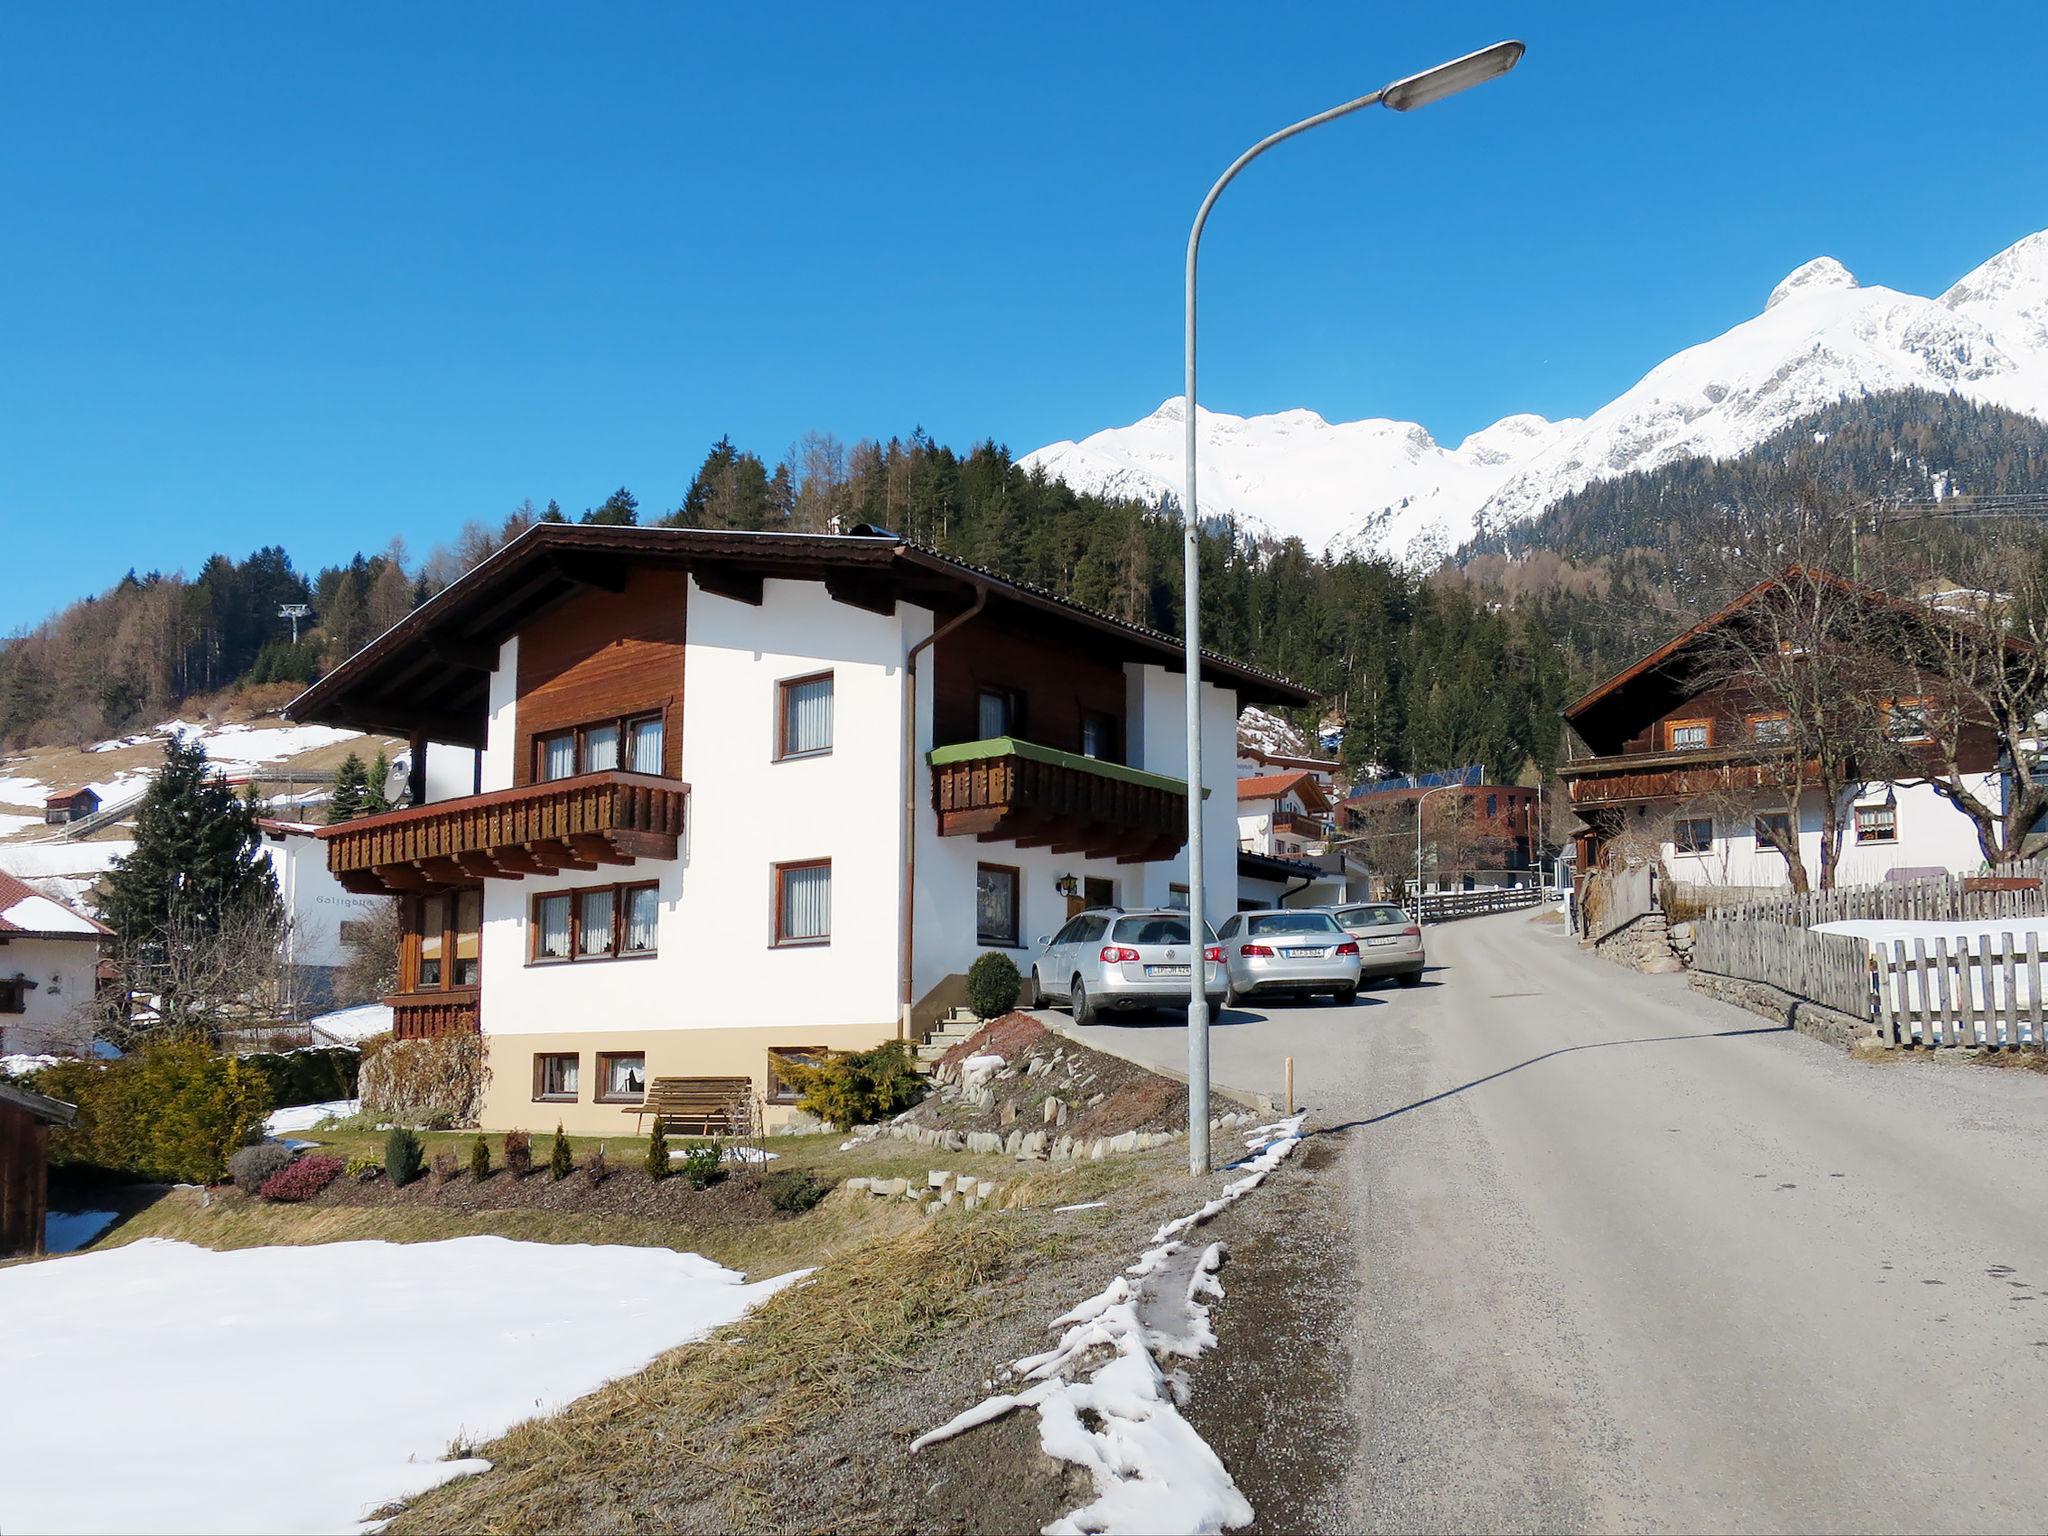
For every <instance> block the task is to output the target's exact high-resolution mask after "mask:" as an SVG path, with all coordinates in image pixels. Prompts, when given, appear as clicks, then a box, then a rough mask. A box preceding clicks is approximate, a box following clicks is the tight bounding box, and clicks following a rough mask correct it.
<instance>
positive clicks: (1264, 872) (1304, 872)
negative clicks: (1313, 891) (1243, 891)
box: [1237, 848, 1330, 880]
mask: <svg viewBox="0 0 2048 1536" xmlns="http://www.w3.org/2000/svg"><path fill="white" fill-rule="evenodd" d="M1328 873H1330V871H1328V870H1326V869H1324V868H1323V866H1322V865H1320V864H1315V863H1311V862H1310V861H1309V860H1307V859H1283V858H1278V857H1276V856H1275V855H1273V854H1270V853H1252V852H1249V851H1248V850H1246V849H1243V848H1240V849H1238V850H1237V874H1238V878H1239V879H1244V878H1245V877H1246V876H1249V877H1250V878H1252V879H1254V880H1311V879H1314V878H1315V877H1316V876H1317V875H1324V874H1328Z"/></svg>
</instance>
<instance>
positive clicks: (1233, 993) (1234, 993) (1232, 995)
mask: <svg viewBox="0 0 2048 1536" xmlns="http://www.w3.org/2000/svg"><path fill="white" fill-rule="evenodd" d="M1223 1006H1224V1007H1226V1008H1242V1007H1243V1006H1244V994H1243V993H1241V992H1239V991H1238V990H1237V988H1235V987H1230V986H1226V987H1225V988H1224V989H1223Z"/></svg>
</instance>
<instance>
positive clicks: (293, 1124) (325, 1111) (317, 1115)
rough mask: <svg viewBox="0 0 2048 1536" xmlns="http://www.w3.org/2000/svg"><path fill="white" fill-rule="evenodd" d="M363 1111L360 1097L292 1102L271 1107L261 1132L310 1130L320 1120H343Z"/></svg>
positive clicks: (277, 1133)
mask: <svg viewBox="0 0 2048 1536" xmlns="http://www.w3.org/2000/svg"><path fill="white" fill-rule="evenodd" d="M362 1112H363V1101H362V1100H361V1099H329V1100H327V1101H326V1102H325V1103H323V1104H294V1105H292V1106H291V1107H290V1108H288V1109H273V1110H272V1111H271V1112H270V1114H269V1116H268V1117H267V1118H266V1119H265V1120H264V1122H263V1134H264V1135H266V1136H282V1135H284V1134H285V1133H286V1132H288V1131H310V1130H312V1129H313V1127H314V1126H316V1125H318V1124H319V1123H320V1122H321V1121H322V1120H345V1119H347V1118H348V1117H349V1116H350V1115H359V1114H361V1113H362Z"/></svg>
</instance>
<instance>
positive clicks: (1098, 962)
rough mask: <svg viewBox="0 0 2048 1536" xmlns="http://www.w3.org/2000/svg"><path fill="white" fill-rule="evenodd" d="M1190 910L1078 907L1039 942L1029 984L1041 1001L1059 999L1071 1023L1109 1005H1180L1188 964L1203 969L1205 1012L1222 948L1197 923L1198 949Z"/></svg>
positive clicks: (1217, 979) (1219, 980) (1214, 991)
mask: <svg viewBox="0 0 2048 1536" xmlns="http://www.w3.org/2000/svg"><path fill="white" fill-rule="evenodd" d="M1189 933H1190V930H1189V926H1188V915H1187V913H1186V912H1184V911H1182V910H1180V909H1179V908H1177V907H1160V908H1157V909H1155V910H1151V911H1144V912H1125V911H1122V910H1120V909H1119V908H1116V907H1097V908H1095V909H1093V910H1091V911H1087V912H1079V913H1076V914H1075V915H1074V916H1073V917H1070V918H1069V919H1067V925H1066V926H1065V927H1064V928H1062V929H1060V931H1059V932H1058V933H1056V934H1053V935H1052V936H1051V937H1050V938H1043V939H1040V940H1039V941H1038V958H1037V959H1036V960H1034V961H1033V962H1032V963H1031V982H1032V986H1033V987H1034V988H1035V990H1036V991H1037V993H1038V1004H1039V1006H1040V1007H1045V1006H1047V1005H1048V1004H1049V1003H1050V1002H1051V1001H1052V1000H1053V999H1055V998H1057V999H1058V1000H1060V1001H1061V1002H1064V1003H1065V1004H1066V1005H1067V1006H1068V1008H1070V1009H1072V1010H1073V1014H1074V1022H1075V1023H1076V1024H1087V1023H1090V1022H1092V1021H1093V1020H1094V1019H1095V1018H1096V1017H1097V1016H1098V1015H1099V1014H1101V1013H1103V1012H1106V1011H1107V1010H1110V1009H1117V1010H1120V1011H1121V1010H1134V1009H1138V1008H1186V1007H1187V1005H1188V982H1189V979H1190V975H1191V969H1190V968H1191V967H1192V966H1194V965H1197V964H1199V965H1200V966H1201V967H1202V986H1203V989H1204V990H1205V991H1206V992H1207V993H1208V995H1209V1007H1210V1009H1211V1010H1214V1009H1216V1008H1219V1007H1221V1006H1222V1003H1223V990H1224V978H1223V951H1222V949H1221V948H1220V947H1219V946H1218V945H1217V942H1216V935H1215V934H1214V933H1212V932H1210V931H1209V929H1208V925H1207V924H1204V925H1203V938H1204V939H1205V940H1206V942H1205V943H1204V944H1203V945H1202V946H1201V949H1200V951H1199V952H1198V951H1197V950H1196V947H1195V944H1194V942H1193V940H1192V939H1191V938H1190V937H1189Z"/></svg>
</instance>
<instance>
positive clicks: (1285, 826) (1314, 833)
mask: <svg viewBox="0 0 2048 1536" xmlns="http://www.w3.org/2000/svg"><path fill="white" fill-rule="evenodd" d="M1273 830H1274V831H1275V832H1285V833H1290V834H1292V835H1293V836H1295V837H1299V838H1305V839H1307V840H1308V841H1309V842H1318V841H1321V840H1322V839H1324V838H1327V837H1328V836H1329V835H1330V827H1329V824H1328V823H1327V822H1325V821H1324V820H1322V818H1321V817H1318V816H1311V815H1309V814H1308V813H1307V812H1306V811H1275V812H1274V813H1273Z"/></svg>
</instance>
